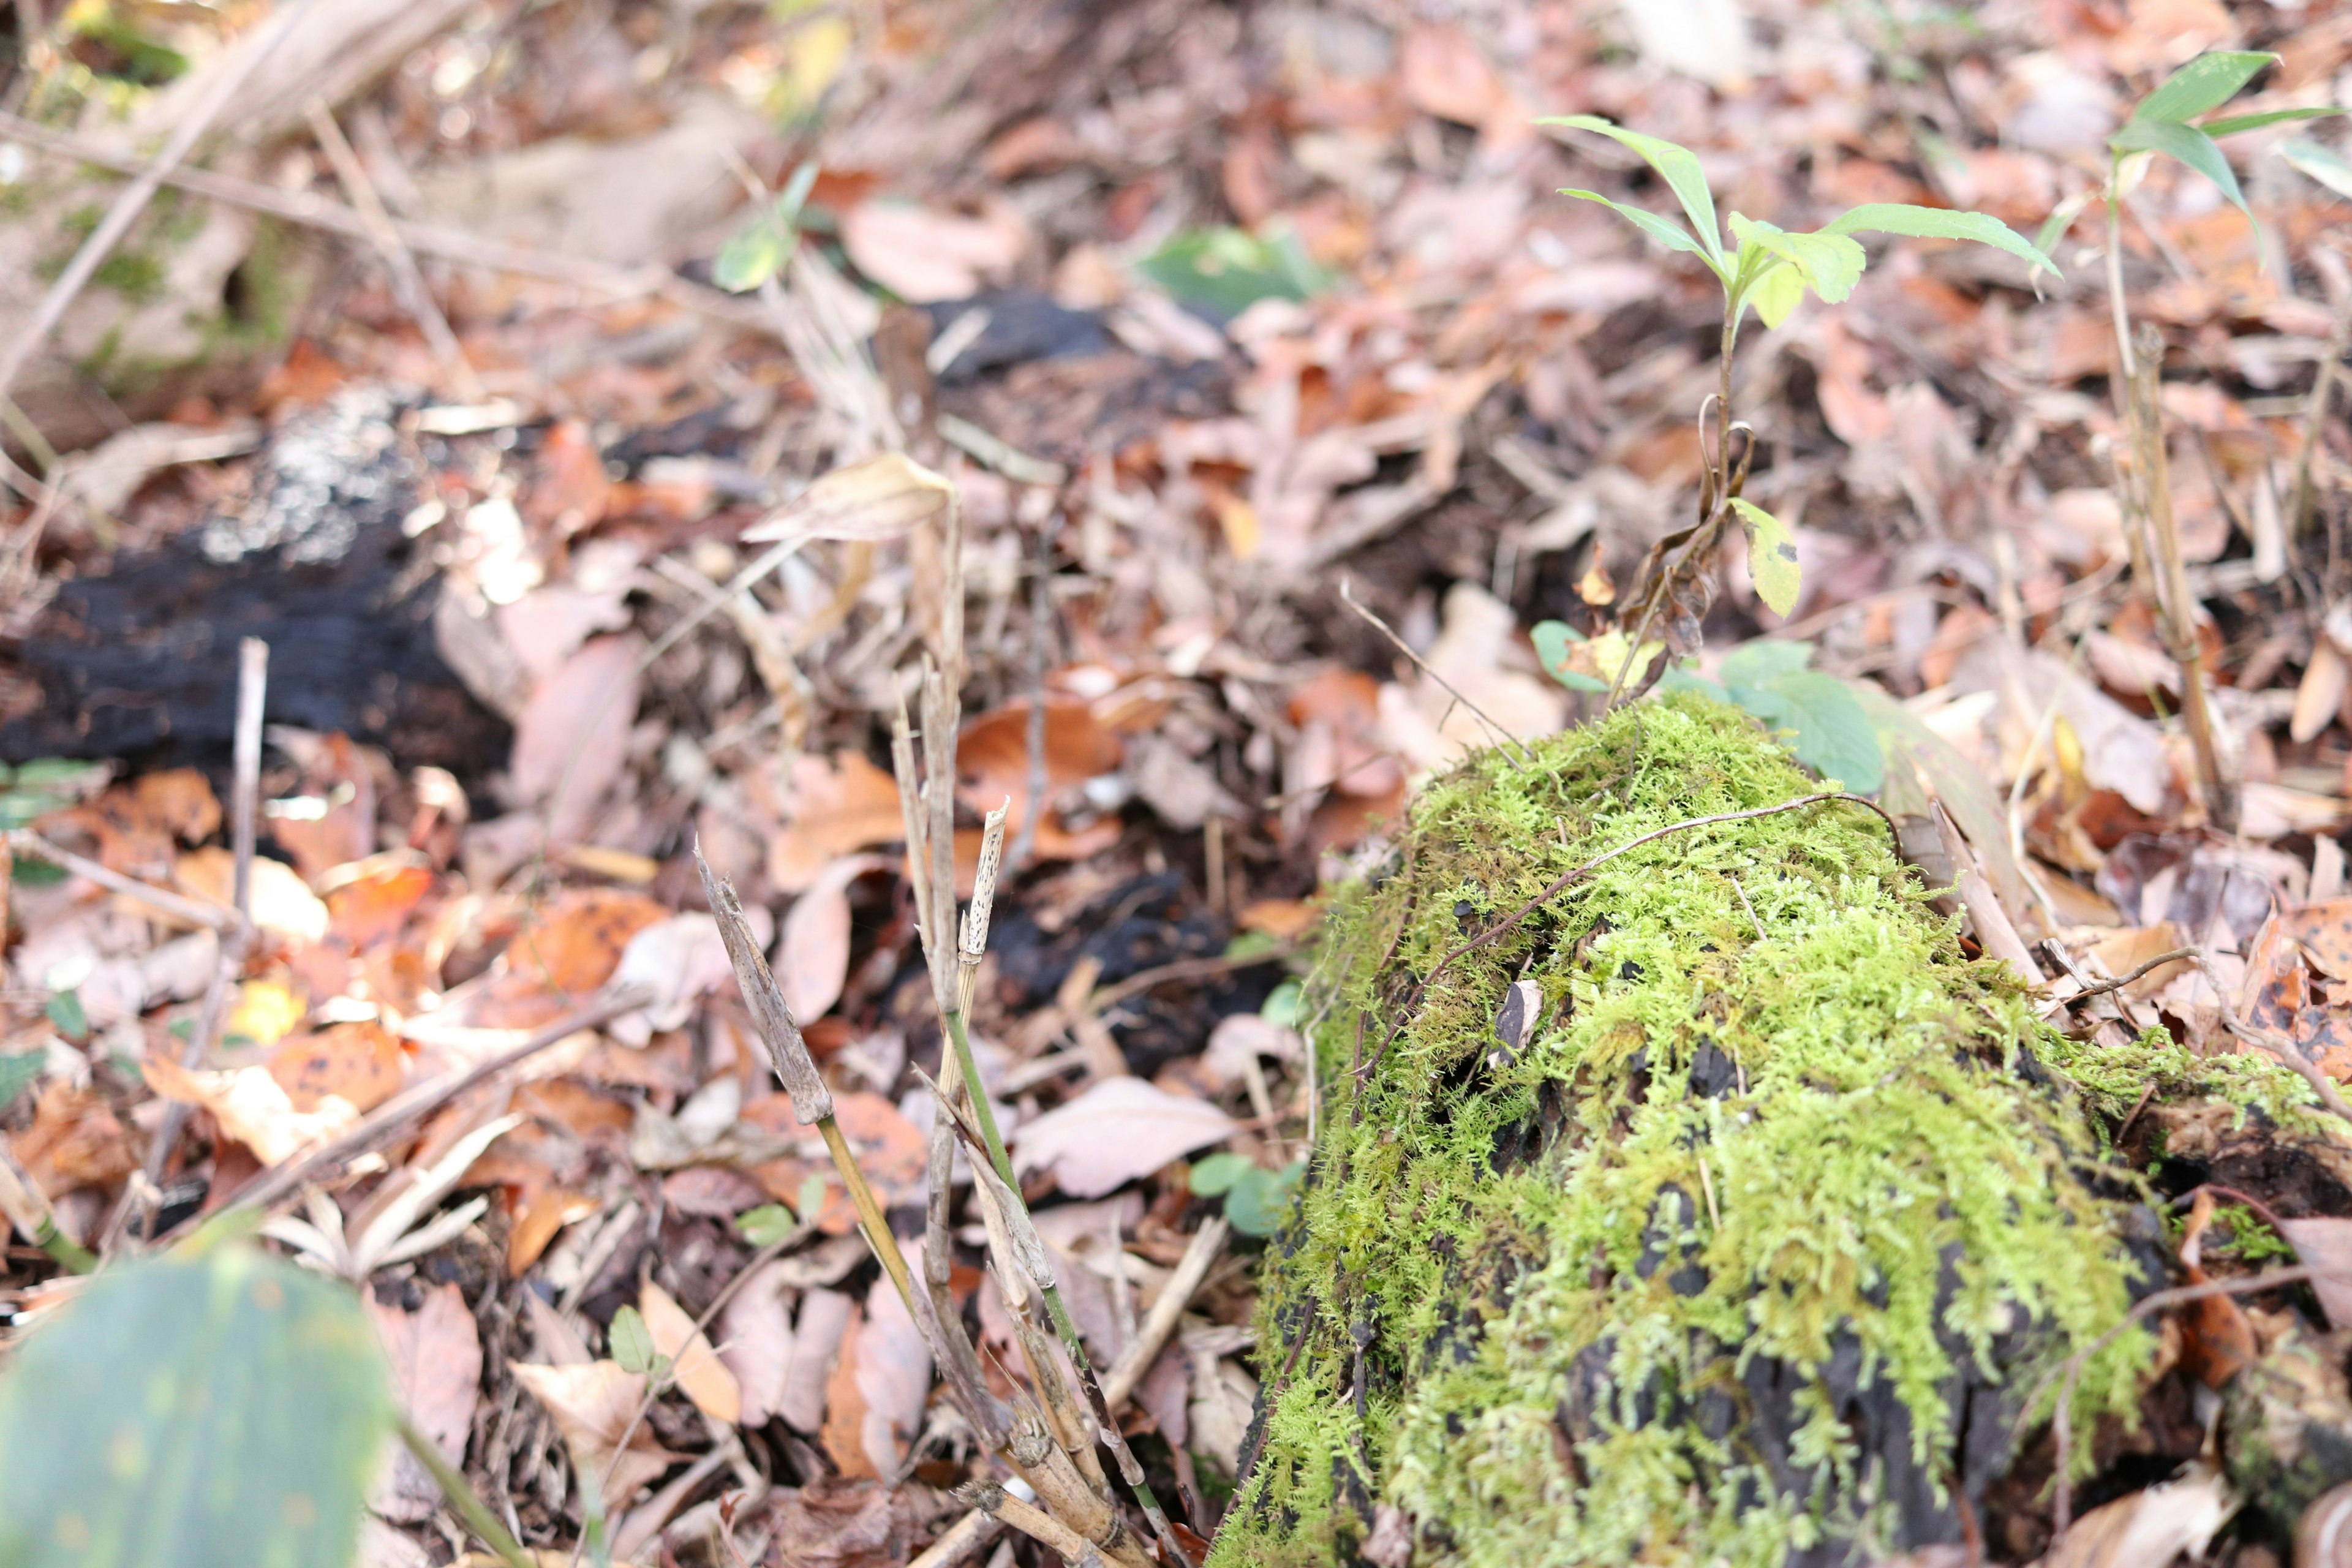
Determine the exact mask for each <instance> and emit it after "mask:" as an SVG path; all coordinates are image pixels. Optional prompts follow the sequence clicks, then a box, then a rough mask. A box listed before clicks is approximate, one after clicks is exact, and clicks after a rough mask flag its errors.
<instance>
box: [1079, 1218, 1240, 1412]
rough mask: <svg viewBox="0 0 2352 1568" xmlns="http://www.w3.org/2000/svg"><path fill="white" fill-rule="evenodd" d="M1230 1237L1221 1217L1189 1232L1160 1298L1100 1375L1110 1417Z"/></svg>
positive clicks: (1130, 1391)
mask: <svg viewBox="0 0 2352 1568" xmlns="http://www.w3.org/2000/svg"><path fill="white" fill-rule="evenodd" d="M1232 1235H1233V1226H1232V1225H1231V1224H1229V1223H1228V1222H1227V1221H1226V1220H1225V1219H1224V1217H1223V1215H1218V1216H1214V1217H1213V1218H1211V1219H1209V1220H1207V1221H1204V1222H1203V1223H1202V1226H1201V1228H1200V1229H1199V1230H1197V1231H1195V1232H1193V1233H1192V1242H1191V1243H1190V1244H1189V1245H1188V1246H1186V1247H1185V1248H1184V1256H1183V1257H1182V1258H1179V1259H1178V1260H1177V1263H1176V1268H1175V1271H1174V1272H1173V1273H1171V1274H1170V1275H1169V1277H1168V1280H1167V1283H1166V1284H1164V1285H1162V1286H1160V1298H1159V1300H1155V1301H1153V1302H1152V1303H1151V1310H1150V1312H1149V1313H1148V1314H1147V1315H1146V1316H1145V1317H1144V1320H1143V1323H1142V1326H1141V1327H1139V1329H1137V1331H1136V1334H1135V1339H1134V1340H1133V1342H1130V1343H1129V1345H1128V1347H1127V1348H1126V1349H1125V1350H1123V1351H1121V1352H1119V1355H1118V1360H1117V1361H1115V1362H1113V1363H1111V1368H1110V1371H1109V1372H1108V1373H1106V1374H1104V1377H1103V1401H1104V1403H1105V1404H1107V1405H1109V1406H1110V1408H1111V1413H1112V1414H1113V1415H1117V1414H1118V1411H1119V1410H1120V1409H1121V1408H1122V1407H1124V1406H1125V1405H1126V1404H1127V1402H1128V1401H1129V1399H1131V1398H1133V1397H1134V1395H1135V1389H1136V1385H1137V1384H1139V1383H1141V1382H1142V1381H1143V1379H1144V1374H1145V1373H1149V1372H1150V1370H1151V1363H1153V1362H1155V1361H1157V1360H1159V1359H1160V1351H1161V1350H1162V1349H1163V1348H1164V1347H1165V1346H1166V1345H1167V1343H1168V1341H1169V1338H1170V1336H1171V1335H1172V1334H1174V1333H1175V1331H1176V1322H1177V1320H1178V1319H1180V1318H1181V1317H1182V1316H1183V1315H1184V1309H1185V1308H1187V1307H1189V1306H1191V1305H1192V1293H1193V1292H1194V1291H1196V1290H1198V1289H1200V1288H1201V1282H1202V1280H1204V1279H1207V1278H1208V1277H1209V1269H1210V1268H1211V1267H1212V1266H1213V1265H1214V1264H1215V1262H1216V1261H1217V1256H1218V1254H1220V1253H1222V1252H1223V1251H1224V1249H1225V1242H1226V1240H1227V1238H1228V1237H1231V1236H1232Z"/></svg>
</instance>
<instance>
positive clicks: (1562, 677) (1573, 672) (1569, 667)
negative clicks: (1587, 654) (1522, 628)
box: [1528, 621, 1609, 691]
mask: <svg viewBox="0 0 2352 1568" xmlns="http://www.w3.org/2000/svg"><path fill="white" fill-rule="evenodd" d="M1528 638H1529V639H1530V640H1531V641H1533V642H1534V644H1535V645H1536V659H1537V662H1538V663H1539V664H1541V665H1542V666H1543V667H1544V673H1545V674H1546V675H1549V676H1550V677H1551V678H1552V679H1554V680H1557V681H1559V683H1560V684H1561V685H1562V686H1565V687H1567V688H1568V689H1570V691H1606V690H1608V689H1609V683H1608V682H1607V681H1605V680H1596V679H1593V678H1592V677H1591V676H1590V675H1587V674H1585V673H1584V672H1583V671H1582V670H1580V669H1579V668H1576V666H1575V665H1574V664H1572V663H1570V658H1572V656H1573V652H1574V650H1575V648H1576V647H1577V645H1578V644H1580V643H1581V642H1583V641H1584V640H1585V638H1584V634H1583V633H1581V632H1580V631H1578V630H1577V629H1576V628H1575V627H1574V626H1570V625H1569V624H1568V623H1567V622H1566V621H1538V622H1537V623H1536V624H1535V626H1534V628H1533V629H1532V630H1530V631H1529V632H1528Z"/></svg>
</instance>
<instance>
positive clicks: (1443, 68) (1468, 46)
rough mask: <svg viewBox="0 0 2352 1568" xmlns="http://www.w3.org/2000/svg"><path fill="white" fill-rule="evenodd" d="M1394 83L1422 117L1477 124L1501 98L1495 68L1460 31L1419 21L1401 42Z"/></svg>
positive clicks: (1468, 36) (1502, 94)
mask: <svg viewBox="0 0 2352 1568" xmlns="http://www.w3.org/2000/svg"><path fill="white" fill-rule="evenodd" d="M1397 85H1398V86H1399V87H1400V88H1401V89H1403V92H1404V97H1405V101H1406V102H1408V103H1410V104H1412V106H1413V107H1414V108H1415V109H1418V110H1421V111H1422V112H1423V114H1428V115H1433V116H1434V117H1436V118H1437V119H1439V120H1451V121H1454V123H1455V124H1457V125H1481V124H1484V123H1485V122H1486V118H1487V117H1488V116H1489V115H1490V114H1492V113H1493V112H1494V110H1495V105H1496V103H1497V102H1498V101H1499V100H1501V99H1502V97H1503V96H1504V89H1503V84H1502V82H1501V81H1500V80H1499V79H1496V75H1495V68H1494V67H1492V66H1490V65H1488V64H1487V63H1486V56H1485V55H1483V54H1481V53H1479V51H1478V46H1477V45H1476V44H1475V43H1474V42H1473V41H1472V40H1471V37H1470V35H1469V34H1468V33H1466V32H1465V31H1463V30H1462V29H1461V28H1460V27H1457V26H1447V25H1444V24H1431V23H1423V24H1422V25H1421V26H1416V27H1413V28H1412V30H1411V31H1409V32H1407V33H1406V34H1405V36H1404V37H1403V38H1402V40H1400V42H1399V46H1398V58H1397Z"/></svg>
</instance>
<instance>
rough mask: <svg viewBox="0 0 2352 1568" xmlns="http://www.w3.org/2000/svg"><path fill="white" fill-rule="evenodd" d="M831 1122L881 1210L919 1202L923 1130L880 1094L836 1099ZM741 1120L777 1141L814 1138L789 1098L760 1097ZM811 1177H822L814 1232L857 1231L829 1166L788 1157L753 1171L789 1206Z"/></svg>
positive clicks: (854, 1092) (860, 1091) (839, 1233)
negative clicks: (795, 1114)
mask: <svg viewBox="0 0 2352 1568" xmlns="http://www.w3.org/2000/svg"><path fill="white" fill-rule="evenodd" d="M833 1118H834V1123H835V1126H837V1127H839V1128H840V1129H841V1135H842V1137H843V1138H844V1139H845V1140H847V1142H848V1143H849V1147H850V1152H852V1153H854V1154H856V1156H857V1164H858V1168H859V1169H860V1170H862V1171H864V1172H865V1173H866V1180H867V1181H868V1182H869V1183H871V1184H873V1186H874V1191H875V1195H876V1197H877V1198H878V1199H879V1200H880V1201H881V1204H882V1206H883V1207H884V1208H886V1209H891V1208H897V1207H898V1206H899V1205H903V1204H910V1203H920V1202H921V1201H922V1198H923V1173H924V1167H925V1163H926V1161H927V1159H928V1157H929V1143H928V1142H927V1141H926V1140H925V1138H924V1136H923V1133H922V1131H921V1130H920V1129H919V1128H917V1127H916V1125H915V1124H914V1123H913V1122H911V1121H908V1120H907V1118H906V1117H905V1116H904V1115H902V1114H900V1112H899V1110H898V1107H897V1106H895V1105H893V1104H891V1103H890V1101H889V1100H886V1099H884V1098H883V1097H882V1096H881V1095H878V1094H874V1093H871V1092H869V1091H867V1090H865V1089H855V1090H852V1091H850V1092H848V1093H845V1094H835V1096H834V1099H833ZM742 1120H743V1121H747V1122H749V1123H751V1125H752V1126H754V1127H758V1128H760V1129H761V1130H762V1131H768V1132H772V1133H773V1134H775V1135H776V1136H777V1137H779V1138H788V1139H793V1140H796V1141H799V1142H807V1141H809V1140H811V1139H813V1138H814V1137H815V1136H816V1130H815V1129H814V1128H811V1127H803V1126H802V1125H801V1123H800V1122H798V1121H795V1120H793V1102H792V1098H791V1097H790V1096H789V1095H784V1094H767V1095H762V1096H761V1098H759V1099H758V1100H753V1101H751V1103H750V1104H748V1105H746V1106H744V1107H743V1110H742ZM811 1173H818V1174H822V1175H824V1177H825V1178H826V1183H825V1189H824V1207H823V1208H821V1209H820V1210H819V1211H818V1213H817V1218H816V1224H817V1228H818V1229H820V1230H822V1231H824V1233H825V1234H826V1235H828V1236H845V1235H847V1234H848V1233H849V1232H850V1231H851V1230H853V1229H855V1228H856V1225H857V1214H856V1210H855V1209H853V1208H852V1207H851V1206H850V1203H849V1194H847V1193H845V1192H844V1191H843V1190H842V1186H841V1184H840V1182H839V1181H837V1180H835V1179H834V1178H833V1166H832V1164H831V1163H830V1162H828V1161H826V1160H824V1159H814V1158H813V1159H807V1160H803V1159H799V1158H794V1157H787V1158H785V1159H781V1160H770V1161H767V1162H766V1163H762V1164H760V1165H757V1166H755V1167H753V1169H752V1171H751V1174H752V1176H753V1177H754V1178H756V1179H757V1180H758V1181H759V1183H760V1184H761V1186H763V1187H765V1188H766V1189H767V1190H768V1191H769V1192H770V1193H771V1194H773V1195H774V1196H775V1197H776V1199H777V1200H778V1201H779V1202H782V1203H788V1204H793V1205H797V1204H798V1203H799V1202H800V1191H801V1184H802V1183H803V1182H804V1181H806V1180H807V1179H808V1177H809V1175H810V1174H811Z"/></svg>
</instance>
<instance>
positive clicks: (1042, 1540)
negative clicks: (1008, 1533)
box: [956, 1481, 1103, 1568]
mask: <svg viewBox="0 0 2352 1568" xmlns="http://www.w3.org/2000/svg"><path fill="white" fill-rule="evenodd" d="M956 1496H957V1497H958V1498H960V1499H961V1500H963V1501H965V1502H968V1503H970V1504H971V1506H972V1507H974V1508H976V1509H978V1510H980V1511H981V1512H982V1513H984V1514H986V1515H987V1516H988V1517H989V1518H991V1519H993V1520H996V1521H999V1522H1000V1523H1003V1524H1009V1525H1011V1526H1012V1527H1013V1529H1015V1530H1017V1531H1020V1532H1021V1533H1022V1534H1024V1535H1025V1536H1027V1537H1028V1538H1029V1539H1030V1540H1032V1541H1034V1542H1037V1543H1038V1544H1039V1545H1040V1546H1047V1547H1051V1548H1052V1549H1053V1550H1054V1551H1055V1552H1060V1553H1061V1554H1062V1559H1063V1561H1064V1562H1066V1563H1068V1564H1069V1565H1070V1568H1102V1562H1103V1556H1102V1553H1101V1552H1097V1550H1095V1543H1094V1542H1091V1541H1088V1540H1087V1538H1086V1537H1085V1536H1083V1535H1080V1534H1079V1533H1078V1532H1077V1531H1075V1530H1072V1529H1071V1528H1070V1527H1069V1526H1068V1525H1066V1524H1064V1523H1063V1522H1062V1521H1060V1520H1057V1519H1055V1517H1054V1516H1053V1515H1052V1514H1050V1513H1047V1512H1046V1511H1045V1510H1044V1509H1041V1508H1039V1507H1037V1506H1036V1505H1035V1504H1034V1503H1029V1502H1024V1501H1023V1500H1021V1499H1019V1498H1017V1497H1014V1496H1013V1494H1012V1493H1011V1492H1009V1491H1006V1490H1005V1489H1003V1487H1001V1486H998V1485H997V1484H996V1483H995V1482H993V1481H982V1482H981V1483H980V1484H979V1485H978V1486H971V1487H965V1488H962V1489H960V1490H959V1491H958V1492H957V1493H956Z"/></svg>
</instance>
